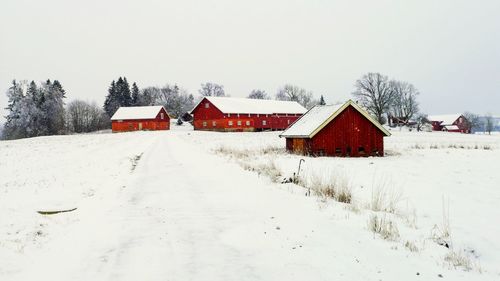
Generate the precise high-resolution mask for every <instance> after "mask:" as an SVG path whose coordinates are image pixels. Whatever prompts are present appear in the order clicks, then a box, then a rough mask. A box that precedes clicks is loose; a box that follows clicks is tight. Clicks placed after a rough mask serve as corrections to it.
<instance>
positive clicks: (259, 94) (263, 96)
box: [247, 89, 271, 100]
mask: <svg viewBox="0 0 500 281" xmlns="http://www.w3.org/2000/svg"><path fill="white" fill-rule="evenodd" d="M247 98H249V99H259V100H268V99H271V97H270V96H269V95H268V94H267V93H266V91H264V90H260V89H255V90H252V91H251V92H250V94H249V95H248V97H247Z"/></svg>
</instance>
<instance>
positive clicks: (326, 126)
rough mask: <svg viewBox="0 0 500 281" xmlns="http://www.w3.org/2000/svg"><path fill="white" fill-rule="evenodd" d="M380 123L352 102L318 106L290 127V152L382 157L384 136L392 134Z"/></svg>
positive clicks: (287, 130) (288, 143)
mask: <svg viewBox="0 0 500 281" xmlns="http://www.w3.org/2000/svg"><path fill="white" fill-rule="evenodd" d="M390 135H391V134H390V133H389V131H387V130H386V129H385V128H384V127H383V126H382V125H380V123H378V122H377V121H376V120H375V119H374V118H373V117H372V116H370V114H368V112H366V111H365V110H364V109H363V108H361V107H360V106H359V105H358V104H356V103H355V102H353V101H348V102H346V103H345V104H336V105H317V106H315V107H313V108H312V109H310V110H309V111H308V112H307V113H306V114H304V115H303V116H302V117H301V118H300V119H299V120H297V122H295V123H294V124H293V125H292V126H290V127H289V128H287V129H286V130H285V131H284V132H283V133H282V134H281V135H280V137H284V138H286V149H287V150H288V151H290V152H294V153H298V154H304V155H312V156H341V157H361V156H383V155H384V137H385V136H390Z"/></svg>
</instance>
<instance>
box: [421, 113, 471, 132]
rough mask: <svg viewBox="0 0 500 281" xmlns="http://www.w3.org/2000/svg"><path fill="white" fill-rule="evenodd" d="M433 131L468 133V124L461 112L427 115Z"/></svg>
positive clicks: (469, 128)
mask: <svg viewBox="0 0 500 281" xmlns="http://www.w3.org/2000/svg"><path fill="white" fill-rule="evenodd" d="M427 119H429V122H431V124H432V130H433V131H443V132H452V133H464V134H470V133H471V127H470V124H469V122H468V120H467V118H465V117H464V116H463V115H462V114H450V115H433V116H429V117H428V118H427Z"/></svg>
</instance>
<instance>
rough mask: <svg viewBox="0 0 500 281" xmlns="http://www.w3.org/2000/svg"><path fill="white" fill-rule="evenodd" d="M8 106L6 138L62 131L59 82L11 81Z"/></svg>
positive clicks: (62, 105)
mask: <svg viewBox="0 0 500 281" xmlns="http://www.w3.org/2000/svg"><path fill="white" fill-rule="evenodd" d="M7 97H8V99H9V103H8V106H7V110H8V111H9V113H8V115H7V116H6V119H7V122H6V124H5V132H4V133H5V135H4V137H5V138H8V139H17V138H26V137H36V136H43V135H55V134H63V133H64V132H65V121H64V98H65V91H64V89H63V87H62V85H61V83H60V82H59V81H57V80H55V81H54V82H53V83H52V82H51V81H50V80H47V81H46V82H44V83H41V84H39V85H37V83H35V81H31V82H30V83H29V84H28V83H27V82H26V81H21V82H20V83H19V82H17V81H15V80H14V81H13V82H12V86H11V87H10V88H9V89H8V90H7Z"/></svg>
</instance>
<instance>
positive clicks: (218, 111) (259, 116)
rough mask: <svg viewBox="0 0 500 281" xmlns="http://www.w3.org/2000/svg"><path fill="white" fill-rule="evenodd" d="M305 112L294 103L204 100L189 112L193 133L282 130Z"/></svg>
mask: <svg viewBox="0 0 500 281" xmlns="http://www.w3.org/2000/svg"><path fill="white" fill-rule="evenodd" d="M306 111H307V110H306V109H305V108H304V107H303V106H301V105H300V104H298V103H297V102H294V101H276V100H259V99H245V98H229V97H204V98H203V99H202V100H201V101H200V102H199V103H198V104H197V105H196V106H195V107H194V109H193V110H192V111H191V114H192V115H193V126H194V129H195V130H210V131H226V132H231V131H233V132H243V131H263V130H284V129H285V128H286V127H288V126H289V125H290V124H292V123H293V122H295V120H297V119H298V118H299V117H300V116H302V114H304V112H306Z"/></svg>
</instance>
